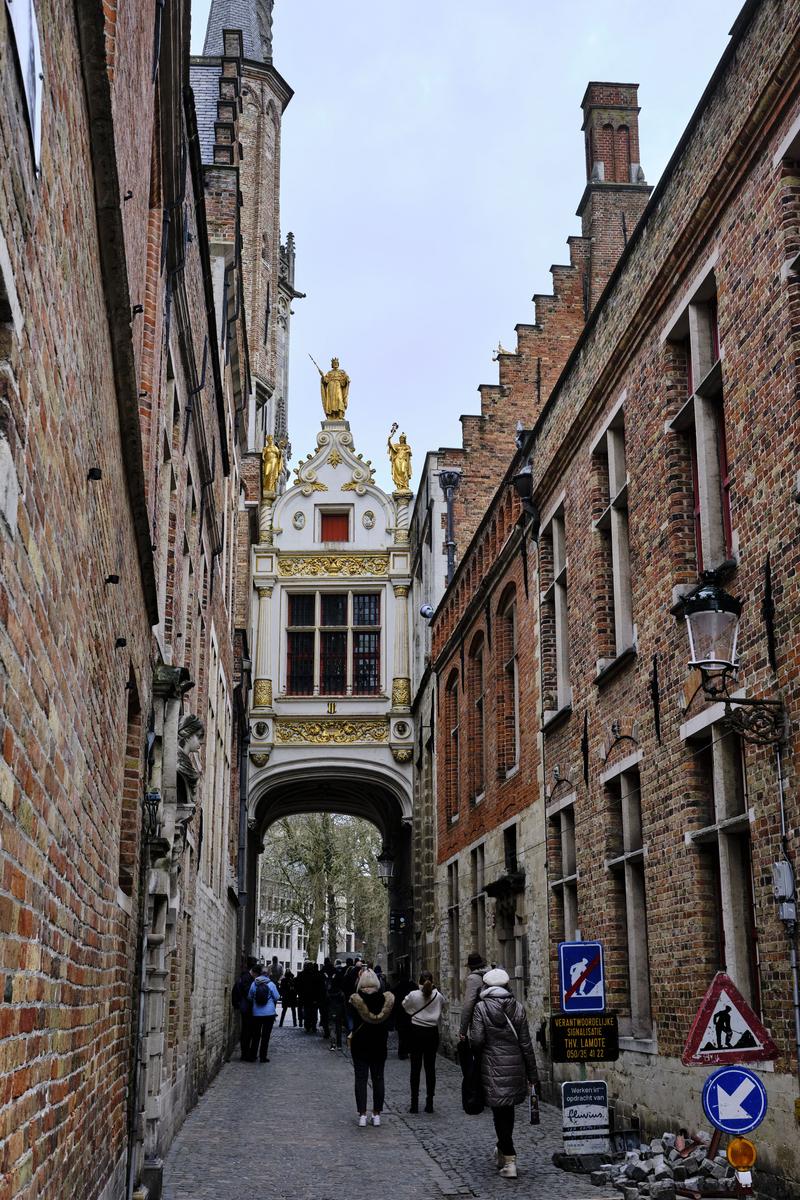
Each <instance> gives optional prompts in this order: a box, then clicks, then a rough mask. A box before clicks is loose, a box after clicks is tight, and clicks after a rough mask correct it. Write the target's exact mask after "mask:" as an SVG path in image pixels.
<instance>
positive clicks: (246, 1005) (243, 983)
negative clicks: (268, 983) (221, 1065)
mask: <svg viewBox="0 0 800 1200" xmlns="http://www.w3.org/2000/svg"><path fill="white" fill-rule="evenodd" d="M254 966H255V959H254V958H248V959H247V961H246V963H243V964H242V970H241V972H240V974H239V978H238V979H237V980H236V983H235V984H234V985H233V987H232V988H231V1005H232V1006H233V1009H234V1011H235V1012H238V1014H239V1047H240V1050H241V1054H242V1058H243V1059H245V1058H247V1055H248V1053H249V1051H248V1047H249V1045H250V1022H251V1019H252V1008H253V1006H252V1004H251V1003H250V985H251V984H252V982H253V967H254Z"/></svg>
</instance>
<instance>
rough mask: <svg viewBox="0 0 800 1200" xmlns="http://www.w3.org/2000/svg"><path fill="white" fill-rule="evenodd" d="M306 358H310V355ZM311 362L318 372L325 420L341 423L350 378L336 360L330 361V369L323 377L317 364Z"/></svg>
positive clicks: (345, 406)
mask: <svg viewBox="0 0 800 1200" xmlns="http://www.w3.org/2000/svg"><path fill="white" fill-rule="evenodd" d="M308 357H309V358H311V355H310V354H309V356H308ZM311 361H312V362H313V363H314V366H315V367H316V368H317V370H318V371H319V390H320V392H321V394H322V407H323V409H324V410H325V416H326V418H327V419H328V420H329V421H343V420H344V414H345V412H346V411H347V397H348V395H349V393H350V376H349V375H348V374H347V372H346V371H343V370H342V368H341V367H340V366H339V360H338V358H332V359H331V369H330V371H328V372H327V373H326V374H325V375H323V373H322V367H321V366H320V365H319V363H318V362H315V360H314V359H313V358H311Z"/></svg>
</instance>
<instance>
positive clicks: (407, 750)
mask: <svg viewBox="0 0 800 1200" xmlns="http://www.w3.org/2000/svg"><path fill="white" fill-rule="evenodd" d="M392 754H393V755H394V761H395V762H399V763H407V762H411V758H412V756H413V754H414V751H413V750H412V749H411V747H410V746H392Z"/></svg>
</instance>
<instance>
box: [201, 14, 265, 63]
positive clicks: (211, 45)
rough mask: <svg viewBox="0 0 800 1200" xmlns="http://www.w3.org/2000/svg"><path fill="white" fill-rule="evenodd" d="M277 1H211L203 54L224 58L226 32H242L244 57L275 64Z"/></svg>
mask: <svg viewBox="0 0 800 1200" xmlns="http://www.w3.org/2000/svg"><path fill="white" fill-rule="evenodd" d="M274 3H275V0H211V11H210V12H209V14H208V25H207V27H206V40H205V44H204V46H203V54H204V55H205V56H206V57H212V56H213V57H216V56H217V55H222V54H223V53H224V51H223V45H222V31H223V29H241V31H242V39H243V42H244V57H245V58H249V59H252V60H254V61H256V62H267V63H271V62H272V9H273V7H274Z"/></svg>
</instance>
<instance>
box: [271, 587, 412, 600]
mask: <svg viewBox="0 0 800 1200" xmlns="http://www.w3.org/2000/svg"><path fill="white" fill-rule="evenodd" d="M256 590H257V591H258V598H259V600H268V599H269V598H270V596H271V595H272V588H271V587H260V588H257V589H256ZM396 594H397V593H395V595H396Z"/></svg>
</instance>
